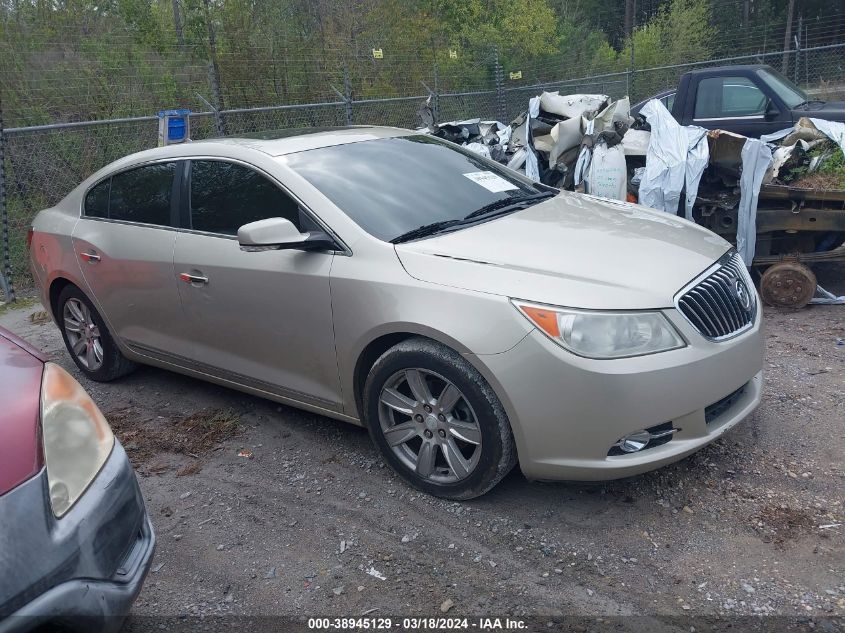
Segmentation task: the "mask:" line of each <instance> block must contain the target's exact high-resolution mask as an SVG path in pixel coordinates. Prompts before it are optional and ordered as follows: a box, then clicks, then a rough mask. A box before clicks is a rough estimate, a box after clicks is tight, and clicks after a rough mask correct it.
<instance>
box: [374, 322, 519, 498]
mask: <svg viewBox="0 0 845 633" xmlns="http://www.w3.org/2000/svg"><path fill="white" fill-rule="evenodd" d="M364 390H365V393H364V408H365V412H366V416H365V417H366V420H367V424H368V426H369V428H370V433H371V435H372V437H373V441H374V442H375V444H376V446H377V447H378V448H379V450H380V451H381V452H382V454H383V455H384V457H385V460H386V461H387V462H388V463H389V464H390V465H391V466H392V467H393V469H394V470H396V472H398V473H399V474H400V475H402V476H403V477H404V478H405V479H407V480H408V481H409V482H410V483H411V484H412V485H414V486H415V487H417V488H419V489H421V490H424V491H425V492H428V493H430V494H433V495H436V496H439V497H445V498H448V499H471V498H472V497H477V496H479V495H481V494H484V493H485V492H487V491H488V490H489V489H490V488H492V487H493V486H495V485H496V483H498V482H499V480H500V479H501V478H502V477H504V476H505V475H506V474H507V473H508V472H509V471H510V470H511V468H512V467H513V466H514V464H515V463H516V449H515V447H514V442H513V435H512V434H511V430H510V424H509V423H508V420H507V416H506V415H505V412H504V410H503V409H502V405H501V403H500V402H499V400H498V398H497V397H496V395H495V394H494V393H493V390H492V389H491V388H490V386H489V385H488V384H487V382H486V381H485V380H484V379H483V378H482V376H481V375H480V374H479V373H478V371H477V370H476V369H475V368H474V367H472V366H471V365H470V364H469V363H467V362H466V360H464V359H463V358H462V357H461V356H460V355H459V354H457V353H456V352H454V351H453V350H451V349H449V348H447V347H445V346H443V345H440V344H438V343H435V342H434V341H430V340H428V339H422V338H414V339H409V340H407V341H403V342H402V343H399V344H398V345H396V346H394V347H392V348H391V349H389V350H388V351H387V352H385V353H384V354H383V355H382V356H381V358H379V359H378V360H377V361H376V363H375V365H374V366H373V368H372V370H371V371H370V375H369V376H368V378H367V382H366V385H365V387H364Z"/></svg>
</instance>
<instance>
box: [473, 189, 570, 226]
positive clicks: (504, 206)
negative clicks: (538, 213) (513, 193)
mask: <svg viewBox="0 0 845 633" xmlns="http://www.w3.org/2000/svg"><path fill="white" fill-rule="evenodd" d="M556 195H557V194H556V193H554V192H552V191H544V192H542V193H537V194H534V195H532V196H524V197H522V198H505V199H504V200H496V202H491V203H490V204H485V205H484V206H483V207H481V208H480V209H476V210H475V211H473V212H472V213H470V214H469V215H468V216H466V217H465V218H464V220H472V219H475V218H479V217H481V216H483V215H488V214H490V213H493V212H497V213H507V212H509V211H517V210H519V209H523V208H525V207H526V206H530V205H532V204H534V203H535V202H538V201H540V200H545V199H546V198H553V197H555V196H556Z"/></svg>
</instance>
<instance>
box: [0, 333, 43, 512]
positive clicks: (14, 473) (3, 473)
mask: <svg viewBox="0 0 845 633" xmlns="http://www.w3.org/2000/svg"><path fill="white" fill-rule="evenodd" d="M43 371H44V357H43V356H41V354H40V353H39V352H38V351H37V350H35V349H33V348H32V347H31V346H30V345H28V344H27V343H26V342H24V341H23V340H21V339H19V338H18V337H17V336H15V335H14V334H12V333H11V332H9V331H7V330H4V329H3V328H0V402H2V403H3V405H2V407H3V411H2V413H0V495H3V494H5V493H7V492H9V491H10V490H12V488H15V487H16V486H18V485H19V484H22V483H23V482H24V481H26V480H28V479H30V478H31V477H34V476H35V475H36V474H37V473H38V471H39V470H41V462H42V459H41V449H40V439H39V417H40V408H41V405H40V398H41V375H42V373H43Z"/></svg>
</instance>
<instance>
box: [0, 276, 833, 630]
mask: <svg viewBox="0 0 845 633" xmlns="http://www.w3.org/2000/svg"><path fill="white" fill-rule="evenodd" d="M818 272H819V278H820V282H821V283H822V284H823V285H825V286H826V287H828V288H829V289H830V290H832V291H834V292H837V293H838V294H845V266H842V265H827V266H824V267H820V268H819V270H818ZM40 309H41V308H40V306H35V305H30V306H28V307H24V308H21V309H17V310H7V311H6V312H5V313H3V314H0V324H2V325H4V326H6V327H8V328H10V329H11V330H12V331H14V332H16V333H17V334H19V335H21V336H23V337H24V338H26V339H27V340H29V341H30V342H31V343H33V344H34V345H35V346H37V347H39V348H40V349H43V350H44V351H45V352H46V353H47V354H48V355H49V356H50V357H51V358H52V359H53V360H55V361H56V362H58V363H60V364H61V365H62V366H63V367H65V368H66V369H68V370H70V371H71V372H72V373H73V374H74V375H75V376H76V377H77V378H79V379H80V381H81V382H82V383H83V384H84V385H85V387H86V388H87V389H88V390H89V392H90V393H91V394H92V395H93V397H94V399H95V400H96V401H97V402H98V403H99V405H100V407H101V409H102V410H103V412H104V413H105V414H106V417H107V418H109V419H110V421H111V423H112V424H113V426H114V428H115V432H116V434H117V435H118V436H119V437H120V438H121V440H122V441H123V442H124V444H125V446H126V447H127V451H128V452H129V454H130V456H131V457H132V459H133V461H134V463H135V466H136V469H137V471H138V474H139V479H140V482H141V488H142V489H143V492H144V496H145V498H146V502H147V508H148V510H149V512H150V514H151V516H152V520H153V523H154V524H155V528H156V531H157V534H158V539H159V540H158V551H157V554H156V558H155V561H154V564H153V568H152V571H151V573H150V575H149V577H148V578H147V581H146V585H145V586H144V589H143V591H142V592H141V595H140V597H139V599H138V601H137V603H136V604H135V607H134V611H133V612H134V613H137V614H142V615H144V614H146V615H213V614H249V615H257V614H296V615H344V616H354V615H361V614H370V615H374V616H375V615H394V616H396V615H412V614H413V615H440V614H441V607H443V608H448V607H449V604H450V603H451V604H453V606H452V607H451V609H450V610H449V611H448V613H449V614H497V615H506V614H511V615H542V616H544V617H554V616H559V615H588V616H611V615H626V614H640V615H649V616H657V617H663V616H676V615H679V616H692V615H700V616H703V615H713V616H715V615H727V616H730V615H740V614H742V615H757V614H763V615H788V616H792V617H796V616H808V617H811V618H821V621H822V622H823V623H824V626H821V627H820V628H819V630H831V631H833V630H840V629H839V628H837V627H841V619H840V618H841V617H842V616H843V614H845V546H844V545H845V539H843V536H845V523H843V519H845V508H843V500H845V494H843V493H844V492H845V460H844V459H843V456H845V433H843V430H844V427H845V306H812V307H809V308H806V309H804V310H802V311H799V312H778V311H776V310H772V309H768V308H767V309H766V311H765V318H766V331H767V356H766V361H765V370H766V387H765V394H764V398H763V404H762V406H761V407H760V409H759V410H758V411H757V413H756V414H755V415H754V416H753V417H751V418H750V419H748V420H747V421H745V422H744V423H742V424H740V425H739V426H738V427H737V428H735V429H734V430H733V431H731V432H730V433H728V434H727V436H726V437H724V438H722V439H720V440H718V441H717V442H715V443H714V444H713V445H711V446H710V447H708V448H706V449H704V450H702V451H700V452H699V453H697V454H695V455H693V456H692V457H690V458H688V459H686V460H684V461H682V462H680V463H678V464H675V465H672V466H669V467H667V468H663V469H662V470H659V471H657V472H654V473H650V474H648V475H644V476H640V477H637V478H633V479H630V480H624V481H618V482H612V483H606V484H600V485H599V484H596V485H582V484H577V485H576V484H565V483H560V484H540V483H531V482H528V481H526V480H525V479H524V477H523V476H522V475H521V474H520V472H519V470H518V469H517V470H515V471H514V472H513V473H511V475H510V476H508V477H507V478H506V479H505V480H504V481H503V482H502V483H501V484H500V485H499V486H498V487H497V488H495V489H494V490H493V491H492V492H490V493H489V494H487V495H486V496H484V497H482V498H480V499H477V500H473V501H470V502H464V503H453V502H445V501H442V500H439V499H435V498H432V497H428V496H426V495H423V494H420V493H418V492H416V491H414V490H412V489H411V488H409V487H408V486H406V485H405V484H404V483H403V482H402V481H401V480H400V479H398V478H397V477H396V476H394V474H393V473H392V472H391V471H390V469H389V468H387V467H386V466H385V464H384V463H383V462H382V461H381V459H380V458H379V456H378V454H377V453H376V451H375V449H374V447H373V445H372V444H371V442H370V440H369V438H368V436H367V433H366V432H365V431H364V430H363V429H360V428H357V427H354V426H351V425H347V424H344V423H341V422H336V421H333V420H330V419H326V418H323V417H321V416H318V415H314V414H311V413H305V412H302V411H298V410H295V409H292V408H289V407H285V406H280V405H278V404H275V403H273V402H270V401H267V400H262V399H260V398H255V397H251V396H247V395H244V394H241V393H239V392H236V391H230V390H227V389H224V388H221V387H217V386H214V385H211V384H207V383H203V382H200V381H198V380H194V379H191V378H186V377H183V376H179V375H177V374H173V373H168V372H166V371H162V370H158V369H152V368H141V369H140V370H139V371H137V372H136V373H134V374H132V375H130V376H128V377H126V378H124V379H122V380H120V381H118V382H115V383H111V384H98V383H92V382H89V381H87V380H85V379H84V378H82V377H81V376H80V374H79V372H78V371H77V369H76V367H75V366H74V365H73V363H72V362H71V361H70V358H69V357H68V355H67V353H66V352H65V349H64V347H63V345H62V340H61V337H60V335H59V333H58V330H57V328H56V326H55V325H54V324H53V323H52V322H51V321H45V320H44V319H43V318H39V314H38V311H39V310H40ZM33 315H34V316H33ZM831 627H833V628H831ZM684 630H687V631H688V630H689V627H686V628H684Z"/></svg>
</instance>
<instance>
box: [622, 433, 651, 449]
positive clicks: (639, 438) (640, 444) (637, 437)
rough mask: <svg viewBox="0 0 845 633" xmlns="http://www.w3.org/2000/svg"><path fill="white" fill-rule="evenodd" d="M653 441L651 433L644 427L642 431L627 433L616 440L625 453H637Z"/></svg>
mask: <svg viewBox="0 0 845 633" xmlns="http://www.w3.org/2000/svg"><path fill="white" fill-rule="evenodd" d="M650 441H651V433H649V432H648V431H646V430H645V429H643V430H642V431H634V432H633V433H631V434H630V435H626V436H625V437H623V438H622V439H621V440H619V441H618V442H616V446H618V447H619V448H620V449H622V451H623V452H624V453H636V452H637V451H641V450H643V449H644V448H645V447H646V446H648V443H649V442H650Z"/></svg>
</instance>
